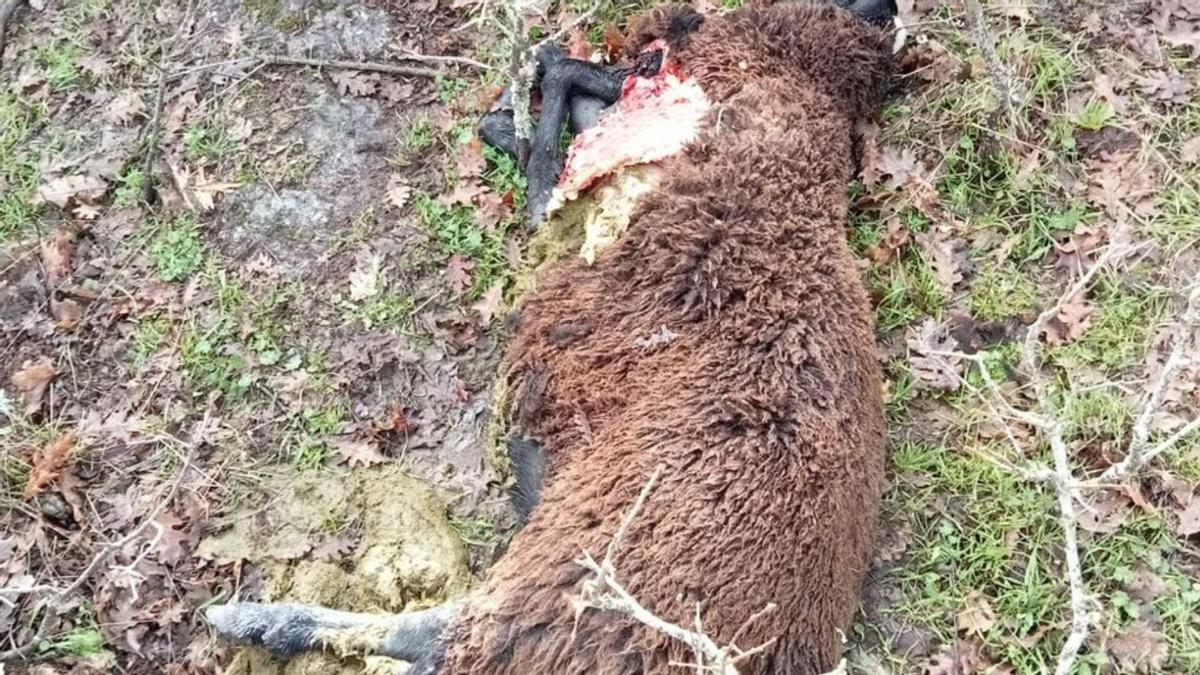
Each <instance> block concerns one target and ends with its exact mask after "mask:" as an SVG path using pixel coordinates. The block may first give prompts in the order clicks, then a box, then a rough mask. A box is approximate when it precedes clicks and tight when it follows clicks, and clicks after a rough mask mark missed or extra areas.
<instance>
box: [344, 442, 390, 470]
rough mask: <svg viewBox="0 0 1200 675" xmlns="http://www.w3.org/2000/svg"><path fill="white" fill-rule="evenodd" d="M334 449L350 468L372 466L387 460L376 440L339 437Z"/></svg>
mask: <svg viewBox="0 0 1200 675" xmlns="http://www.w3.org/2000/svg"><path fill="white" fill-rule="evenodd" d="M332 445H333V449H334V450H335V451H337V453H338V457H339V458H340V459H341V461H343V462H345V463H346V464H348V465H349V466H350V468H354V467H359V466H371V465H374V464H381V463H383V462H386V461H387V457H384V456H383V455H382V454H380V452H379V446H378V444H376V443H375V442H374V441H370V440H356V439H338V440H335V441H334V442H333V444H332Z"/></svg>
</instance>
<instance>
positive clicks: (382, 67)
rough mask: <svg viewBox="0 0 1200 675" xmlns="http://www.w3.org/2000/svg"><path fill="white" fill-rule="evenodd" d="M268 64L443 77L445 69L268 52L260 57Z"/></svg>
mask: <svg viewBox="0 0 1200 675" xmlns="http://www.w3.org/2000/svg"><path fill="white" fill-rule="evenodd" d="M260 58H261V59H262V62H263V63H265V64H267V65H269V66H312V67H314V68H328V69H335V70H365V71H370V72H375V73H389V74H391V75H403V76H405V77H429V78H437V77H445V76H446V71H444V70H442V69H440V68H423V67H421V66H402V65H400V64H397V63H376V62H374V61H338V60H326V59H309V58H304V57H299V56H284V55H282V54H268V55H266V56H263V57H260Z"/></svg>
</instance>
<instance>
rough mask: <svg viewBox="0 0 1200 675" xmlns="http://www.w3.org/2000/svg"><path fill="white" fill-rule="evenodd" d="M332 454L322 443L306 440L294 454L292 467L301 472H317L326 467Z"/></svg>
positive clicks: (297, 446)
mask: <svg viewBox="0 0 1200 675" xmlns="http://www.w3.org/2000/svg"><path fill="white" fill-rule="evenodd" d="M330 455H331V453H330V451H329V446H328V445H326V444H325V443H323V442H321V441H314V440H311V439H310V440H305V441H303V442H301V443H299V444H297V445H296V449H295V450H294V451H293V452H292V465H293V466H295V467H296V468H297V469H299V470H300V471H315V470H317V469H320V468H322V467H324V466H325V463H326V462H327V461H329V457H330Z"/></svg>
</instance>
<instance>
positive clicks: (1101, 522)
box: [1079, 490, 1130, 534]
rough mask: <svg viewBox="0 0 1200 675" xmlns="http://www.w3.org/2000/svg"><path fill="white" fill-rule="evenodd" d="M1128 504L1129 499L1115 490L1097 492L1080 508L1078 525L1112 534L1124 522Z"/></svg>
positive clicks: (1101, 532)
mask: <svg viewBox="0 0 1200 675" xmlns="http://www.w3.org/2000/svg"><path fill="white" fill-rule="evenodd" d="M1129 506H1130V503H1129V499H1128V498H1127V497H1126V496H1125V495H1123V494H1121V493H1119V492H1117V491H1115V490H1105V491H1102V492H1099V493H1097V494H1095V495H1093V496H1091V497H1090V498H1088V499H1087V501H1086V503H1084V504H1083V506H1082V508H1080V510H1079V527H1080V528H1082V529H1084V530H1087V531H1088V532H1095V533H1097V534H1112V533H1113V532H1116V531H1117V529H1119V528H1120V527H1121V524H1122V523H1124V522H1125V517H1126V516H1127V515H1128V514H1129Z"/></svg>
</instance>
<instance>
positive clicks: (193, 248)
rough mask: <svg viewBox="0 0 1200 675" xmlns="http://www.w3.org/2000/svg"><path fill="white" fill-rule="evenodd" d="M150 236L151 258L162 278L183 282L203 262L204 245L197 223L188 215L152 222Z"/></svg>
mask: <svg viewBox="0 0 1200 675" xmlns="http://www.w3.org/2000/svg"><path fill="white" fill-rule="evenodd" d="M151 227H152V229H153V237H152V239H151V243H150V257H151V259H152V260H153V261H154V268H155V269H156V270H157V271H158V275H159V276H160V277H162V279H163V281H174V282H179V281H186V280H187V279H188V278H189V277H191V276H192V274H193V273H194V272H195V271H196V270H198V269H199V268H200V265H201V263H202V262H203V261H204V245H203V244H202V243H201V241H200V231H199V226H198V225H197V224H196V222H195V221H194V220H192V219H191V218H190V217H189V216H186V215H181V216H177V217H175V218H173V219H171V220H165V221H163V220H160V221H156V222H155V223H153V224H152V225H151Z"/></svg>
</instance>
